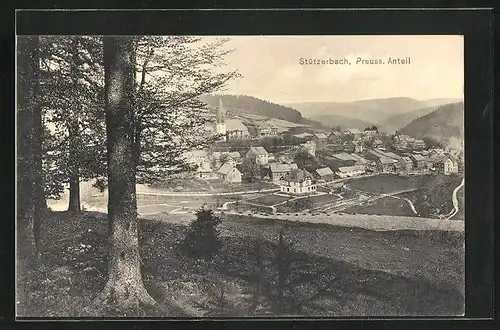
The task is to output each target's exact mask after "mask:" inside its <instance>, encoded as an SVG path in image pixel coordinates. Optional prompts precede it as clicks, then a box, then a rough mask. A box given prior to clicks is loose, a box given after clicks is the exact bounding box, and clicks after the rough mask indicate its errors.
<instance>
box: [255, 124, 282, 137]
mask: <svg viewBox="0 0 500 330" xmlns="http://www.w3.org/2000/svg"><path fill="white" fill-rule="evenodd" d="M256 128H257V135H258V136H261V137H264V136H274V135H277V134H278V129H277V128H276V127H275V126H274V125H272V124H271V123H270V122H268V121H264V122H261V123H259V124H258V125H257V127H256Z"/></svg>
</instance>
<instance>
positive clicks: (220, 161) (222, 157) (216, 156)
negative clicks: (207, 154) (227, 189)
mask: <svg viewBox="0 0 500 330" xmlns="http://www.w3.org/2000/svg"><path fill="white" fill-rule="evenodd" d="M212 159H213V160H214V161H215V166H216V167H220V166H221V165H224V164H229V165H231V166H236V164H237V162H236V160H235V159H234V158H233V157H231V153H229V152H217V151H216V152H213V153H212Z"/></svg>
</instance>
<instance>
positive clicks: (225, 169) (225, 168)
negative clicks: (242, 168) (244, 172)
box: [217, 163, 235, 175]
mask: <svg viewBox="0 0 500 330" xmlns="http://www.w3.org/2000/svg"><path fill="white" fill-rule="evenodd" d="M233 168H235V167H234V166H231V165H230V164H228V163H226V164H224V165H222V166H221V167H220V168H219V170H218V171H217V173H219V174H223V175H227V174H228V173H229V172H231V170H232V169H233Z"/></svg>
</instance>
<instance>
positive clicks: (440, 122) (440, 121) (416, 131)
mask: <svg viewBox="0 0 500 330" xmlns="http://www.w3.org/2000/svg"><path fill="white" fill-rule="evenodd" d="M401 133H402V134H407V135H410V136H414V137H417V138H423V137H429V138H434V139H437V140H439V141H442V142H444V143H448V141H450V139H452V138H458V139H463V136H464V103H463V102H458V103H451V104H446V105H443V106H440V107H438V108H437V109H436V110H434V111H433V112H431V113H429V114H427V115H425V116H422V117H420V118H417V119H414V120H413V121H412V122H410V123H409V124H408V125H406V126H405V127H404V128H403V129H402V130H401Z"/></svg>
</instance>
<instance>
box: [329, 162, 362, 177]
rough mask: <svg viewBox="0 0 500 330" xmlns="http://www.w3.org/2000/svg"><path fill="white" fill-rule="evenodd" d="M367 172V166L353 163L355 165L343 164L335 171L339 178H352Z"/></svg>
mask: <svg viewBox="0 0 500 330" xmlns="http://www.w3.org/2000/svg"><path fill="white" fill-rule="evenodd" d="M365 172H366V166H364V165H353V166H341V167H339V168H338V169H337V170H336V171H335V174H337V176H338V177H339V178H351V177H356V176H360V175H362V174H363V173H365Z"/></svg>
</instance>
